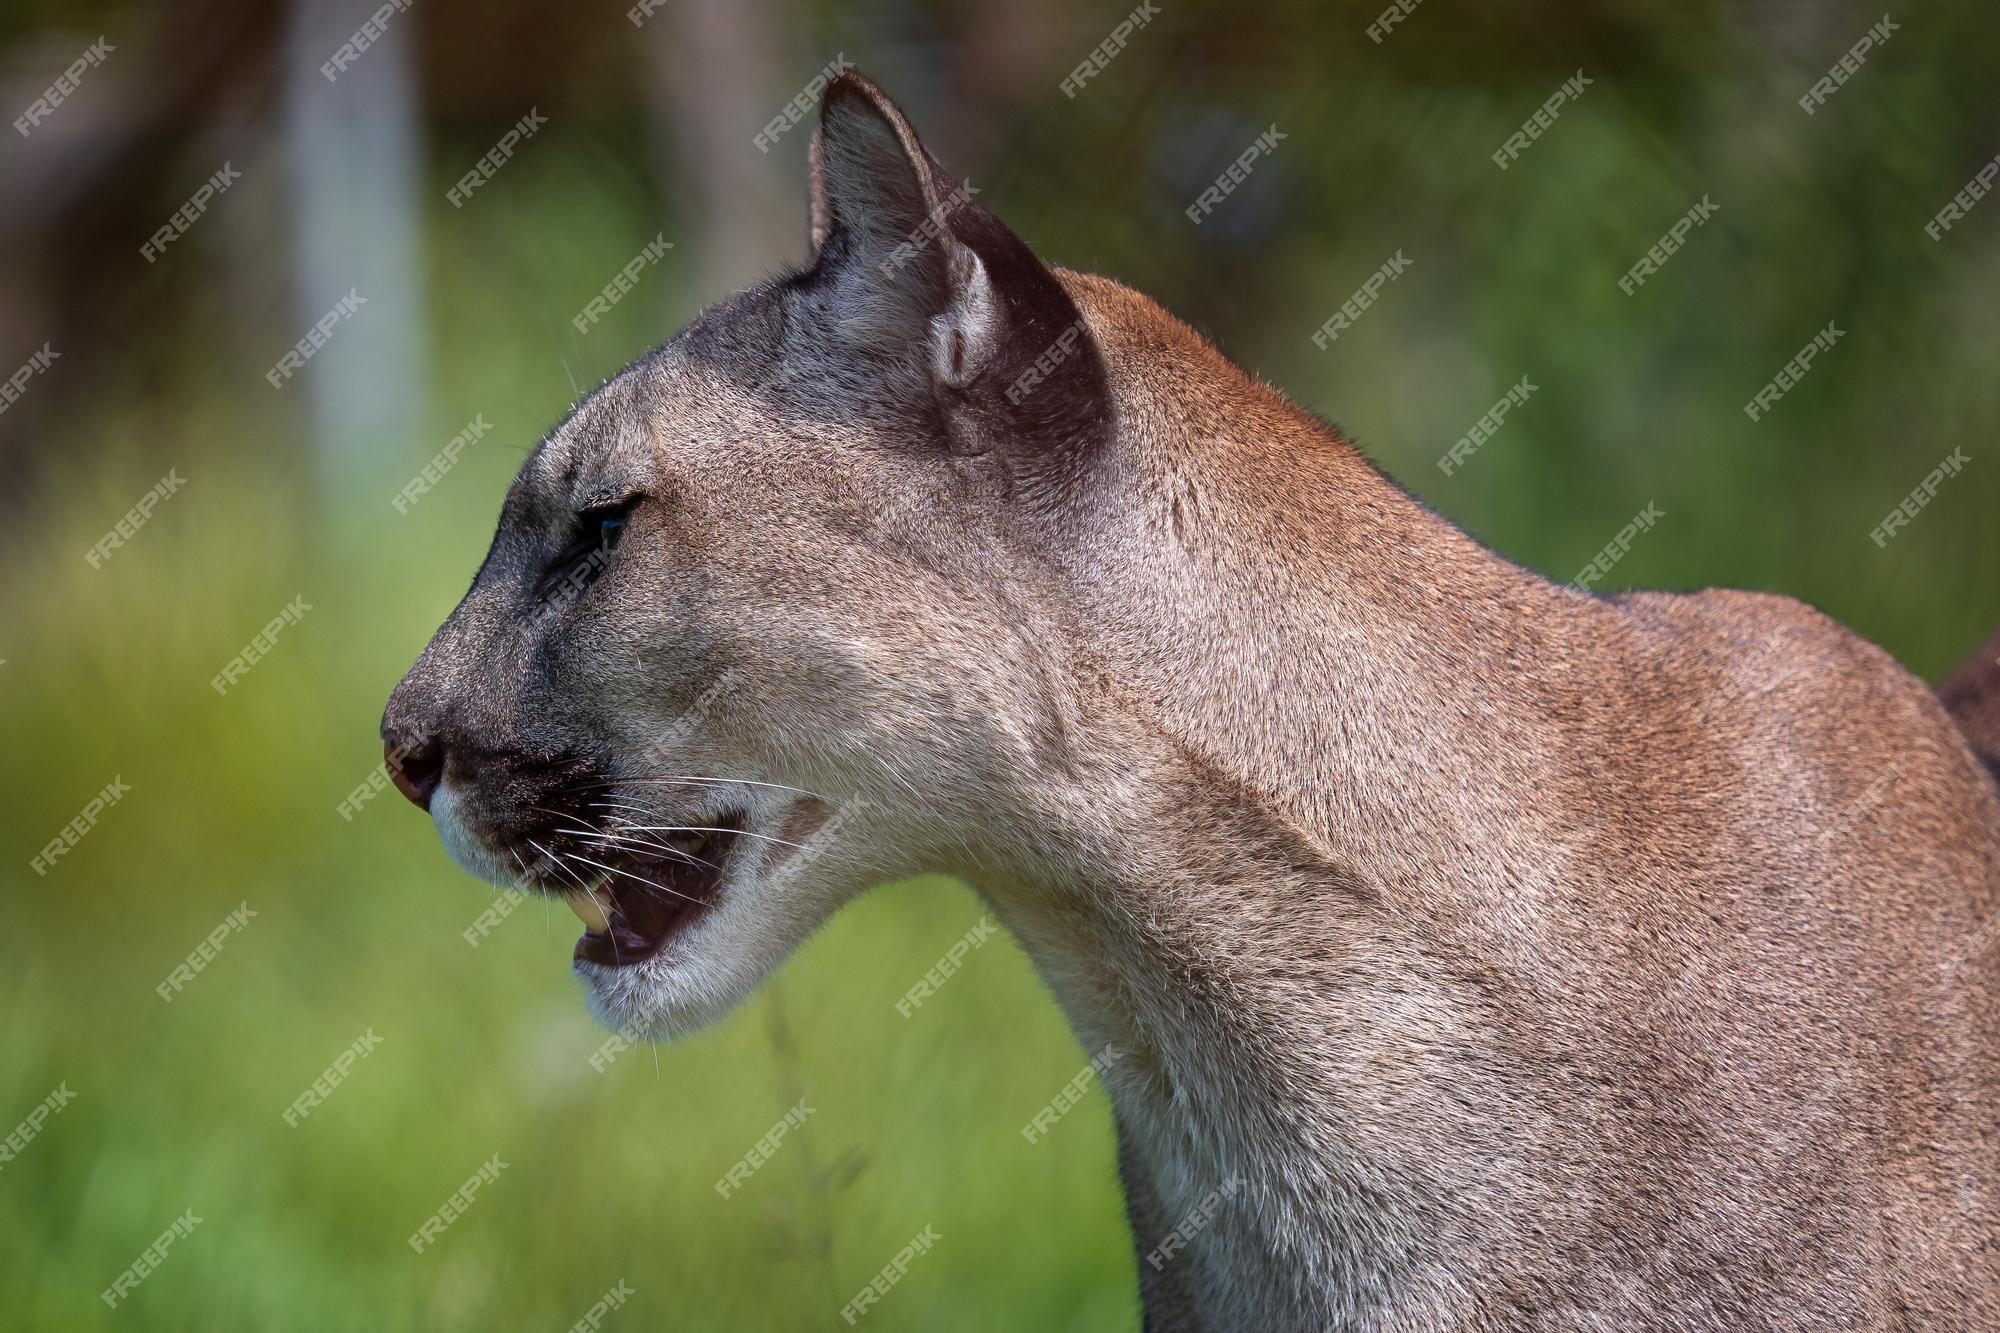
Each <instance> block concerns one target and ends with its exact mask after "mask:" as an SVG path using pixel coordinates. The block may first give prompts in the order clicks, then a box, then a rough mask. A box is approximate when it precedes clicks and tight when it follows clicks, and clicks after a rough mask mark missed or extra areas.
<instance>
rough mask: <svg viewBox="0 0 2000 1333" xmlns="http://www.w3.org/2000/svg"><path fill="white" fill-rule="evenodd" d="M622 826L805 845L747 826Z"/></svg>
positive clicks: (661, 831)
mask: <svg viewBox="0 0 2000 1333" xmlns="http://www.w3.org/2000/svg"><path fill="white" fill-rule="evenodd" d="M624 827H626V828H628V829H630V830H632V831H633V832H634V833H727V834H729V835H731V836H732V837H737V838H761V839H762V840H763V841H765V842H781V843H783V844H784V845H785V846H787V847H803V846H805V844H804V843H802V842H793V841H792V840H791V839H789V838H778V837H773V836H772V835H771V834H769V833H752V832H751V831H750V830H749V829H747V828H740V829H737V828H684V827H682V826H681V825H679V824H627V825H625V826H624Z"/></svg>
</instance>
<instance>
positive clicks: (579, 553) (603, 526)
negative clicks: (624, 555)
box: [540, 496, 639, 592]
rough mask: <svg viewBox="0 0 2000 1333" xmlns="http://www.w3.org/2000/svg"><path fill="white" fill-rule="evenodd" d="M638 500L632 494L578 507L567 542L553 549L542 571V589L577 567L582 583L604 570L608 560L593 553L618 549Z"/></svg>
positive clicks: (555, 583)
mask: <svg viewBox="0 0 2000 1333" xmlns="http://www.w3.org/2000/svg"><path fill="white" fill-rule="evenodd" d="M638 503H639V497H637V496H633V497H631V498H629V499H625V500H620V501H617V502H616V503H614V504H603V505H591V506H589V507H588V508H585V509H582V510H579V511H578V512H577V515H576V526H575V528H574V529H573V531H572V534H571V537H570V541H569V543H568V544H567V545H566V546H564V547H563V549H562V550H561V551H559V552H557V553H556V555H555V557H554V558H553V559H551V560H550V561H549V563H548V567H547V568H546V569H545V570H543V572H542V577H541V580H540V584H541V591H543V592H546V591H548V590H549V589H550V588H552V587H554V586H555V585H557V584H559V583H562V582H564V581H566V580H568V579H570V578H572V577H573V576H574V575H575V574H576V573H577V572H578V570H579V569H581V570H582V571H583V574H584V578H583V582H584V583H585V584H588V583H591V582H594V581H595V580H596V579H597V576H598V575H600V574H602V573H603V572H604V567H605V565H606V564H607V563H608V562H607V561H605V560H598V559H593V557H594V556H595V555H596V554H597V553H598V552H599V551H603V552H604V553H605V554H606V555H609V554H610V553H611V552H613V551H615V550H617V549H618V545H619V542H620V541H621V540H623V538H624V535H625V529H626V527H627V526H628V525H629V523H630V520H631V517H632V510H633V508H634V507H635V506H636V505H637V504H638Z"/></svg>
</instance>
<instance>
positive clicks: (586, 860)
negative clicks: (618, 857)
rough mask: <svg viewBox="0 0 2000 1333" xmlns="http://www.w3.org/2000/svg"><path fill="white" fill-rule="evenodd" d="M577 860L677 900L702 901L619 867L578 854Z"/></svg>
mask: <svg viewBox="0 0 2000 1333" xmlns="http://www.w3.org/2000/svg"><path fill="white" fill-rule="evenodd" d="M576 859H577V860H579V861H581V862H583V863H584V864H585V865H587V866H596V867H597V868H598V869H599V870H604V871H609V872H610V873H611V874H614V875H623V876H624V877H625V878H626V879H630V880H637V881H638V882H639V883H641V884H644V885H645V886H646V887H647V888H650V889H658V890H659V891H660V892H661V893H665V894H669V895H671V896H673V897H675V898H679V899H681V900H682V901H683V902H690V903H697V904H698V903H700V902H701V899H699V898H692V897H689V896H688V895H687V894H685V893H680V892H677V891H676V890H673V889H670V888H668V887H667V886H666V885H664V884H655V883H653V881H652V880H650V879H646V878H644V877H643V876H640V875H635V874H633V873H632V872H631V871H629V870H620V869H619V868H618V867H617V866H608V865H605V864H603V863H602V862H598V861H593V860H591V859H590V858H589V857H587V856H584V855H582V854H578V855H577V858H576Z"/></svg>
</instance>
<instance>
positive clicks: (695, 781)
mask: <svg viewBox="0 0 2000 1333" xmlns="http://www.w3.org/2000/svg"><path fill="white" fill-rule="evenodd" d="M640 782H659V783H680V784H682V785H685V786H695V787H701V786H710V787H770V788H773V789H774V790H777V791H791V792H797V793H798V794H799V795H801V796H810V797H812V798H813V799H814V800H816V801H823V800H825V799H826V798H825V797H824V796H821V795H820V794H819V793H818V792H816V791H807V790H806V789H805V788H804V787H791V786H787V785H786V784H784V783H782V782H759V781H757V780H756V779H755V778H705V777H701V776H698V775H696V774H693V773H677V774H674V775H672V776H667V777H655V778H618V779H615V780H613V781H609V782H598V783H592V784H589V785H592V786H598V787H622V786H625V785H626V784H628V783H640Z"/></svg>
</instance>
